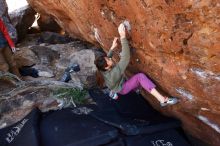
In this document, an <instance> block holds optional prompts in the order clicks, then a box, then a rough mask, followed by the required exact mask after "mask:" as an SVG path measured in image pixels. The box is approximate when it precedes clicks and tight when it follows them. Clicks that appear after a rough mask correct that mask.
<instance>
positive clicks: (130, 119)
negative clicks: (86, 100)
mask: <svg viewBox="0 0 220 146" xmlns="http://www.w3.org/2000/svg"><path fill="white" fill-rule="evenodd" d="M89 93H90V96H91V97H92V98H93V99H94V100H95V101H96V102H97V106H98V107H99V108H98V110H94V111H93V112H92V113H91V115H92V116H93V117H94V118H96V119H98V120H100V121H102V122H104V123H106V124H109V125H111V126H114V127H117V128H119V129H120V130H121V132H122V133H123V134H125V135H138V134H147V133H148V134H149V133H153V132H158V131H162V130H166V129H170V128H176V127H179V126H180V122H179V121H178V120H176V119H173V118H169V117H165V116H163V115H161V114H160V113H159V112H157V111H155V110H154V109H153V108H152V107H151V106H150V105H149V104H145V102H143V103H144V104H140V103H138V102H132V101H133V100H131V98H130V100H128V101H126V100H123V101H122V100H121V101H120V100H119V102H120V103H119V104H121V105H126V103H127V102H129V101H130V102H132V103H128V104H130V105H132V106H134V108H140V109H139V111H140V113H141V114H138V113H137V114H136V115H137V116H136V117H135V114H133V115H131V116H129V114H127V113H132V111H134V110H133V109H134V108H131V109H130V110H129V109H128V108H129V106H127V107H126V106H122V107H120V110H121V111H128V112H125V115H126V116H122V115H123V113H122V114H119V113H118V112H117V111H118V110H117V106H119V104H117V103H116V102H117V101H118V100H115V101H113V100H111V99H109V97H108V95H106V94H104V93H103V92H102V91H101V90H98V89H95V90H90V91H89ZM131 95H132V99H134V100H135V99H136V98H137V99H138V98H139V99H140V96H139V95H137V94H136V93H134V94H128V95H127V97H129V96H130V97H131ZM123 98H125V97H123ZM139 102H142V100H139ZM139 105H141V106H139ZM145 106H146V108H145ZM142 110H143V111H144V112H145V113H146V114H144V112H142ZM136 111H138V110H137V109H136Z"/></svg>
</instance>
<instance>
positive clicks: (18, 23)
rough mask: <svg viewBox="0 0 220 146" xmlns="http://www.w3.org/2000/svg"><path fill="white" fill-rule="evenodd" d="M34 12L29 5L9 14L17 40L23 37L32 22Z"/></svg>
mask: <svg viewBox="0 0 220 146" xmlns="http://www.w3.org/2000/svg"><path fill="white" fill-rule="evenodd" d="M35 14H36V12H35V11H34V9H32V8H31V7H30V6H29V5H27V6H24V7H22V8H20V9H17V10H15V11H13V12H11V13H10V14H9V15H10V18H11V21H12V24H13V25H14V26H15V28H16V29H17V33H18V41H19V42H20V41H21V40H22V39H24V38H25V36H26V34H27V32H28V29H29V28H30V27H31V26H32V24H33V23H34V21H35Z"/></svg>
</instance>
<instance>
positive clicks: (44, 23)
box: [37, 14, 62, 33]
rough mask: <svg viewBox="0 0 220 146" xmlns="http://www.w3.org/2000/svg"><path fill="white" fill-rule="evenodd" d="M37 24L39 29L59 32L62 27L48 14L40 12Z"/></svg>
mask: <svg viewBox="0 0 220 146" xmlns="http://www.w3.org/2000/svg"><path fill="white" fill-rule="evenodd" d="M37 24H38V26H39V28H40V30H41V31H51V32H57V33H59V32H61V31H62V28H61V27H60V26H59V24H57V22H56V21H55V20H54V19H53V18H52V17H50V16H49V15H45V14H40V18H39V19H38V20H37Z"/></svg>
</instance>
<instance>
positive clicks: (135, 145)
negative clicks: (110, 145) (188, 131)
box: [125, 129, 190, 146]
mask: <svg viewBox="0 0 220 146" xmlns="http://www.w3.org/2000/svg"><path fill="white" fill-rule="evenodd" d="M125 143H126V146H190V145H189V143H188V142H187V141H186V140H185V139H184V137H182V136H181V135H180V134H179V133H178V132H177V131H176V130H174V129H169V130H165V131H161V132H158V133H153V134H150V135H138V136H133V137H127V138H125Z"/></svg>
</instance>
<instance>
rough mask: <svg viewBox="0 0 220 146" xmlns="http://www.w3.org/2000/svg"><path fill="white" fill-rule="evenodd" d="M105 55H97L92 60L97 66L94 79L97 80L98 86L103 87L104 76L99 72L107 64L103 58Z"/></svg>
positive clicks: (103, 69)
mask: <svg viewBox="0 0 220 146" xmlns="http://www.w3.org/2000/svg"><path fill="white" fill-rule="evenodd" d="M105 57H106V55H102V56H99V57H97V58H96V59H95V61H94V63H95V65H96V67H97V71H96V81H97V84H98V86H99V87H100V88H103V87H104V83H105V80H104V77H103V75H102V73H101V71H106V69H105V67H106V66H107V62H106V60H105Z"/></svg>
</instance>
